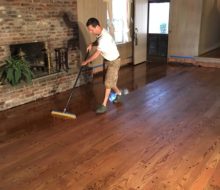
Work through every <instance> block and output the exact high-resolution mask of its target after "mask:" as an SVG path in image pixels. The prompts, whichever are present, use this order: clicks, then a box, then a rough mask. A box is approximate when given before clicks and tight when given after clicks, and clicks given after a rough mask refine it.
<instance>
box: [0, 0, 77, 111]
mask: <svg viewBox="0 0 220 190" xmlns="http://www.w3.org/2000/svg"><path fill="white" fill-rule="evenodd" d="M67 16H68V19H69V23H67V22H66V21H65V19H66V17H67ZM70 21H71V23H70ZM76 23H77V0H64V1H61V0H10V1H6V0H3V1H1V4H0V33H1V35H0V66H1V65H3V64H4V60H5V59H7V58H8V57H9V56H10V55H13V53H15V50H16V51H19V50H22V51H23V52H22V53H25V56H27V58H28V59H29V62H30V64H31V67H32V69H33V71H35V72H36V73H38V74H37V75H35V79H34V80H33V83H32V84H29V85H28V84H20V85H18V86H16V87H12V86H10V85H5V84H4V85H3V84H0V111H1V110H5V109H8V108H11V107H14V106H17V105H21V104H24V103H27V102H30V101H33V100H37V99H39V98H42V97H47V96H49V95H52V94H54V93H58V92H62V91H65V90H68V89H70V88H71V87H72V83H73V80H74V78H75V75H76V72H77V64H78V63H79V50H78V41H79V40H78V27H77V24H76ZM19 46H20V48H19ZM30 47H32V53H30V52H29V51H30V50H31V48H30ZM16 48H17V49H16ZM60 48H61V49H63V48H64V49H67V50H68V51H67V53H68V54H67V57H68V64H69V68H70V70H69V71H68V72H66V71H62V69H61V71H60V70H59V71H57V69H56V63H57V57H56V52H55V50H57V49H60ZM36 49H38V52H36ZM25 51H26V52H25ZM33 52H35V54H33ZM17 53H19V52H17ZM40 72H41V74H39V73H40ZM57 81H59V84H60V86H59V87H58V86H57ZM55 89H56V90H55Z"/></svg>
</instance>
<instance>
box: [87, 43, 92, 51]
mask: <svg viewBox="0 0 220 190" xmlns="http://www.w3.org/2000/svg"><path fill="white" fill-rule="evenodd" d="M91 49H92V44H89V45H88V47H87V49H86V50H87V52H88V51H89V52H90V51H91Z"/></svg>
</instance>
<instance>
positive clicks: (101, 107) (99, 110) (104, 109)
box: [96, 105, 108, 114]
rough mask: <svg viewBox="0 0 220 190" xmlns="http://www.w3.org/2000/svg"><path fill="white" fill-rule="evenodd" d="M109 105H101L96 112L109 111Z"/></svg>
mask: <svg viewBox="0 0 220 190" xmlns="http://www.w3.org/2000/svg"><path fill="white" fill-rule="evenodd" d="M107 110H108V109H107V106H104V105H100V106H99V107H98V108H97V109H96V113H98V114H101V113H105V112H106V111H107Z"/></svg>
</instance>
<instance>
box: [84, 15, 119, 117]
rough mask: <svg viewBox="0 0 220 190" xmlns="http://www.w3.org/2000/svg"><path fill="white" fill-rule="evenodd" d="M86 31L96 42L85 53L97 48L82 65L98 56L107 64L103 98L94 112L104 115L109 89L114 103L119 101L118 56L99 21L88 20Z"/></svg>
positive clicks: (108, 35)
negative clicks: (112, 94)
mask: <svg viewBox="0 0 220 190" xmlns="http://www.w3.org/2000/svg"><path fill="white" fill-rule="evenodd" d="M86 26H87V29H88V31H89V32H90V33H91V34H93V35H95V36H96V38H97V40H96V41H95V42H93V43H92V44H90V45H89V46H88V48H87V51H90V50H91V49H92V47H93V46H97V48H96V51H95V53H94V54H93V55H91V56H90V57H89V58H88V59H87V60H85V61H84V62H83V63H82V65H86V64H88V63H89V62H91V61H93V60H95V59H96V58H97V57H98V56H99V55H100V54H101V55H102V56H103V57H104V59H105V61H106V63H107V66H108V67H107V72H106V77H105V96H104V100H103V102H102V105H101V106H99V107H98V108H97V110H96V113H98V114H100V113H105V112H106V111H107V102H108V98H109V95H110V92H111V89H113V90H114V91H115V93H116V94H117V95H116V99H115V100H114V103H118V102H120V100H121V91H120V90H119V89H118V87H117V80H118V71H119V68H120V63H121V60H120V56H119V52H118V49H117V46H116V43H115V41H114V40H113V38H112V36H111V35H110V34H109V33H108V32H107V30H106V29H104V28H102V27H101V25H100V23H99V21H98V20H97V19H96V18H90V19H89V20H88V21H87V23H86Z"/></svg>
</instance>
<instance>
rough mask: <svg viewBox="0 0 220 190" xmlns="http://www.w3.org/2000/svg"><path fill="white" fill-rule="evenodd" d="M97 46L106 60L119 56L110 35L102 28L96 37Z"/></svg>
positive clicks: (112, 59)
mask: <svg viewBox="0 0 220 190" xmlns="http://www.w3.org/2000/svg"><path fill="white" fill-rule="evenodd" d="M97 40H98V46H97V49H98V50H99V51H100V52H101V55H102V56H103V57H104V58H105V59H106V60H108V61H114V60H116V59H117V58H118V57H119V52H118V48H117V46H116V43H115V41H114V39H113V38H112V36H111V35H110V34H109V33H108V32H107V31H106V29H104V28H103V29H102V32H101V34H100V35H99V36H98V37H97Z"/></svg>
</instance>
